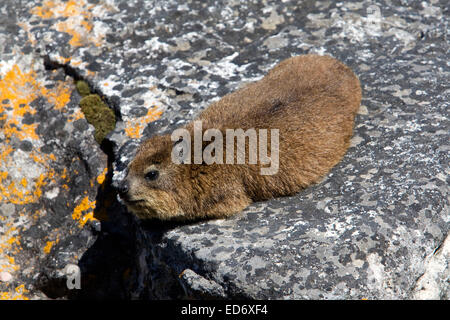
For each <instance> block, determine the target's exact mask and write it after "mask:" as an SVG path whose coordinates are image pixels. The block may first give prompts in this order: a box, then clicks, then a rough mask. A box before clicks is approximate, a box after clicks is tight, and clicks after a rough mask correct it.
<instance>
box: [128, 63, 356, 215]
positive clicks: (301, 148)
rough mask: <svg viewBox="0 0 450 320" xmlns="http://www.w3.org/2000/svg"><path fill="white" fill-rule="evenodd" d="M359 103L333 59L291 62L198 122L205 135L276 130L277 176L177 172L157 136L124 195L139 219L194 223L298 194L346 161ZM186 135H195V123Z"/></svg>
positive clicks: (236, 169) (243, 171)
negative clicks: (150, 175)
mask: <svg viewBox="0 0 450 320" xmlns="http://www.w3.org/2000/svg"><path fill="white" fill-rule="evenodd" d="M360 101H361V88H360V84H359V80H358V78H357V77H356V76H355V74H354V73H353V72H352V71H351V70H350V69H349V68H348V67H347V66H345V65H344V64H342V63H341V62H339V61H337V60H336V59H334V58H331V57H328V56H317V55H304V56H297V57H293V58H289V59H286V60H284V61H282V62H281V63H279V64H278V65H277V66H275V67H274V68H273V69H272V70H271V71H270V72H269V73H268V74H267V75H266V76H265V77H264V78H263V79H262V80H260V81H258V82H255V83H252V84H249V85H247V86H245V87H244V88H242V89H240V90H237V91H236V92H234V93H231V94H228V95H226V96H225V97H223V98H222V99H221V100H220V101H218V102H216V103H213V104H212V105H211V106H210V107H209V108H207V109H206V110H205V111H203V112H202V113H201V114H200V116H199V117H198V118H197V119H198V120H202V121H203V130H206V129H207V128H217V129H220V130H221V131H222V132H223V133H225V131H224V130H225V129H226V128H242V129H244V130H246V129H249V128H263V129H279V130H280V131H279V146H280V151H279V170H278V173H277V174H275V175H266V176H265V175H261V174H260V170H259V169H260V167H261V166H260V164H259V163H258V164H256V165H249V164H243V165H238V164H234V165H229V164H213V165H206V164H201V165H194V164H192V165H188V164H181V165H177V164H174V163H172V161H171V151H172V145H173V142H172V141H171V140H170V135H166V136H155V137H152V138H150V139H148V140H147V141H145V142H144V143H143V144H142V145H141V147H140V149H139V151H138V153H137V155H136V157H135V159H134V160H133V161H132V163H131V164H130V166H129V173H128V175H127V178H126V181H125V183H126V184H127V186H128V192H126V193H125V194H123V193H122V195H121V196H122V198H124V199H125V200H126V201H125V202H126V203H127V206H128V208H129V209H130V210H131V211H132V212H133V213H135V214H136V215H137V216H138V217H140V218H159V219H162V220H168V219H177V220H191V219H196V218H221V217H228V216H230V215H232V214H234V213H236V212H239V211H241V210H242V209H244V208H245V207H247V206H248V205H249V204H250V203H252V202H253V201H259V200H266V199H270V198H273V197H278V196H287V195H292V194H295V193H297V192H298V191H300V190H301V189H302V188H305V187H307V186H308V185H310V184H312V183H314V182H317V181H318V180H319V179H320V178H321V177H322V176H323V175H325V174H326V173H327V172H328V171H329V170H330V169H331V168H332V167H333V166H334V165H336V164H337V163H338V162H339V161H340V160H341V159H342V157H343V156H344V154H345V152H346V150H347V148H348V146H349V140H350V138H351V136H352V130H353V120H354V116H355V113H356V111H357V110H358V108H359V105H360ZM186 128H187V129H189V130H192V123H191V124H188V125H187V126H186ZM192 137H193V134H192ZM224 141H225V134H224ZM268 141H269V142H270V134H269V135H268ZM268 150H270V147H269V149H268ZM224 154H225V151H224ZM149 167H151V168H154V169H157V170H159V172H160V176H159V178H158V179H157V180H155V181H150V182H149V181H146V180H145V179H144V175H145V173H146V172H147V171H148V170H149Z"/></svg>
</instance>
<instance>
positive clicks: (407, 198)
mask: <svg viewBox="0 0 450 320" xmlns="http://www.w3.org/2000/svg"><path fill="white" fill-rule="evenodd" d="M6 3H7V4H3V5H2V10H3V11H5V10H8V5H11V6H13V8H14V10H13V11H14V12H15V13H14V14H7V13H5V12H2V14H4V15H5V16H8V19H9V20H8V21H9V22H8V23H6V24H5V26H6V27H5V28H7V29H8V30H7V31H6V32H9V33H13V34H17V37H20V38H21V39H23V40H22V41H23V42H22V43H23V44H22V45H20V46H21V47H22V49H21V50H25V51H27V50H28V51H33V52H36V50H39V54H40V55H41V56H43V57H45V59H47V61H48V63H49V64H50V65H52V66H59V67H61V68H62V69H61V68H60V69H59V70H64V71H65V73H66V74H70V75H72V76H75V77H78V78H83V79H85V80H87V81H88V82H89V84H90V85H91V87H92V88H93V89H94V91H96V92H97V93H99V94H100V95H102V96H103V97H104V99H105V100H106V101H107V102H108V104H109V105H110V107H112V108H113V109H114V110H115V112H116V115H117V117H118V119H119V122H118V123H117V125H116V129H115V130H114V131H113V132H112V133H111V134H110V135H109V136H108V141H109V142H110V143H111V148H112V149H111V152H110V154H109V157H110V161H113V168H114V177H113V178H112V179H113V183H117V182H120V180H121V179H122V178H123V176H124V169H125V168H126V165H127V164H128V163H129V161H130V160H131V159H132V157H133V155H134V153H135V151H136V147H137V146H138V145H139V143H140V142H141V141H142V140H143V139H145V138H147V137H149V136H152V135H154V134H160V133H162V132H169V131H170V130H171V129H174V128H176V127H178V126H180V125H182V124H184V123H185V122H186V121H189V120H191V119H192V118H193V117H195V115H196V114H198V112H199V111H200V110H202V109H203V108H205V107H207V106H208V105H209V104H210V103H211V102H213V101H215V100H217V99H219V98H220V97H222V96H223V95H225V94H226V93H228V92H231V91H233V90H235V89H237V88H239V87H240V86H242V85H243V84H244V83H246V82H249V81H255V80H258V79H260V78H261V77H262V76H263V75H264V74H265V73H266V72H267V71H268V70H270V68H271V67H273V66H274V65H275V64H276V63H278V62H279V61H281V60H283V59H285V58H287V57H290V56H293V55H299V54H305V53H319V54H328V55H332V56H334V57H336V58H338V59H340V60H342V61H343V62H345V63H346V64H347V65H349V66H350V67H351V68H352V69H353V70H354V71H355V73H356V74H357V75H358V76H359V77H360V80H361V83H362V87H363V101H362V107H361V109H360V112H359V115H358V117H357V119H356V125H355V134H354V137H353V140H352V147H351V148H350V149H349V151H348V153H347V155H346V156H345V158H344V160H343V161H342V162H341V163H340V164H339V165H337V166H336V167H335V168H334V169H333V170H332V171H331V172H330V174H328V175H327V176H326V177H325V178H324V179H323V180H322V181H321V182H320V183H319V184H317V185H315V186H313V187H310V188H308V189H306V190H305V191H303V192H301V193H299V194H298V195H296V196H293V197H289V198H279V199H273V200H271V201H268V202H264V203H256V204H254V205H252V206H251V207H249V208H248V209H247V210H245V211H244V212H242V213H240V214H238V215H236V216H235V217H233V218H230V219H227V220H217V221H206V222H198V223H195V224H189V225H168V224H161V223H157V222H150V223H148V222H140V221H134V222H133V223H132V224H131V225H127V226H126V224H127V223H129V221H128V218H129V215H128V214H126V213H124V208H123V207H122V206H121V205H120V203H118V202H117V201H116V202H113V205H111V206H109V207H107V208H105V211H106V212H107V213H108V214H109V215H110V216H112V217H113V219H112V221H114V223H112V224H110V227H109V228H112V229H111V230H119V231H117V234H121V235H123V237H124V238H121V239H125V238H126V236H125V234H126V231H124V230H128V231H130V234H129V235H131V237H133V241H132V243H133V245H135V246H136V252H135V257H136V258H135V259H136V264H135V265H134V266H131V267H130V271H129V272H128V273H127V274H129V279H128V280H127V281H128V282H127V284H126V288H127V290H129V291H128V292H127V295H128V296H129V297H132V298H185V297H189V298H202V299H203V298H207V297H212V298H259V299H260V298H270V299H281V298H287V299H361V298H368V299H380V298H384V299H408V298H419V297H421V295H420V294H418V290H420V288H421V287H424V284H423V282H421V283H417V280H418V279H425V278H426V276H424V275H426V274H429V272H430V271H429V270H430V261H444V262H445V263H447V264H448V250H447V251H445V252H446V253H445V254H441V255H440V256H439V258H437V259H434V260H433V259H432V257H433V255H434V253H435V252H437V253H438V252H441V251H440V250H436V249H437V248H438V247H439V246H440V245H441V244H442V243H443V242H444V239H445V238H446V237H447V234H448V230H449V218H450V215H449V184H450V178H449V173H450V169H449V150H450V146H449V141H450V139H449V138H450V137H449V135H450V125H449V102H448V101H449V99H448V98H449V96H448V94H449V87H448V78H449V68H448V60H449V54H448V52H449V44H448V38H447V37H448V4H447V2H446V1H437V0H435V1H429V2H425V1H390V0H382V1H378V2H377V3H373V2H371V1H367V0H362V1H345V2H333V1H300V2H299V1H283V2H278V1H266V2H259V1H243V2H241V1H227V2H217V3H214V4H212V3H208V2H203V1H186V2H179V1H173V0H170V1H143V0H135V1H119V0H108V1H106V0H105V1H79V4H77V5H76V6H74V7H70V8H69V7H68V5H67V3H65V2H62V1H54V2H52V3H50V2H48V1H29V2H27V3H24V4H22V6H19V5H16V4H14V5H13V4H12V2H6ZM5 34H7V33H5V32H2V33H0V37H2V38H0V39H1V40H2V42H1V43H4V42H3V41H4V39H5V38H6V37H7V36H5ZM9 51H11V47H10V46H9V45H6V46H4V49H3V52H4V53H3V55H4V54H7V53H8V52H9ZM2 59H3V58H2ZM2 68H4V67H2ZM2 70H3V69H2ZM0 102H1V101H0ZM155 120H156V121H155ZM21 148H22V149H23V150H27V149H28V148H29V146H28V145H25V144H24V145H22V146H21ZM22 149H21V150H22ZM24 152H26V151H24ZM2 208H3V207H2ZM5 208H6V207H5ZM6 209H7V210H6V211H7V212H13V211H12V210H11V208H6ZM122 216H125V217H127V218H121V217H122ZM131 219H133V218H131ZM119 225H121V226H119ZM106 226H107V225H105V224H102V227H103V229H104V228H105V227H106ZM120 230H121V231H120ZM127 241H128V240H127ZM127 241H124V242H122V243H123V245H122V247H121V248H126V247H127V244H128V242H127ZM95 245H96V244H94V245H93V246H94V247H95ZM100 248H103V247H102V246H100ZM123 250H125V249H123ZM125 251H126V250H125ZM92 252H98V251H95V250H94V249H93V250H92ZM116 254H117V255H119V254H122V253H121V252H117V253H116ZM123 254H124V255H125V256H127V255H129V254H130V253H129V252H128V253H127V252H125V253H123ZM95 256H96V254H94V255H93V256H92V257H91V258H90V260H92V263H93V265H95ZM100 256H101V255H100ZM101 257H103V258H104V257H105V255H103V256H101ZM106 257H108V255H106ZM103 258H99V260H101V259H103ZM444 262H443V263H444ZM439 264H440V263H439ZM100 265H101V264H100ZM440 265H441V264H440ZM431 269H433V268H431ZM438 269H439V268H438ZM439 270H440V269H439ZM427 272H428V273H427ZM435 274H436V277H437V278H436V277H433V276H432V277H431V278H433V279H434V278H436V279H437V280H436V281H435V282H434V283H435V285H434V287H433V288H435V289H436V290H435V291H436V292H437V293H435V294H434V297H438V298H441V299H447V298H448V287H449V286H448V279H449V272H448V267H444V268H443V269H442V270H440V271H438V272H437V273H435ZM180 275H181V276H180ZM114 279H117V278H114ZM104 282H105V281H104ZM431 286H433V284H431ZM112 287H113V288H119V287H120V288H123V285H122V286H120V285H118V286H112ZM422 297H426V295H422Z"/></svg>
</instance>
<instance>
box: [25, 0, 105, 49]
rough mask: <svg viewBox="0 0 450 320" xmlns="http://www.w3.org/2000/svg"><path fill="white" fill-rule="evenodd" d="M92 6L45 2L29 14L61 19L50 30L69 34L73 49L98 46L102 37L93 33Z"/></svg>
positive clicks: (81, 0)
mask: <svg viewBox="0 0 450 320" xmlns="http://www.w3.org/2000/svg"><path fill="white" fill-rule="evenodd" d="M94 7H95V5H94V4H88V3H86V1H85V0H77V1H74V0H69V1H60V0H57V1H51V0H46V1H44V2H43V3H42V5H41V6H37V7H34V8H33V9H31V11H30V12H31V14H33V15H35V16H38V17H40V18H41V19H44V20H46V19H63V20H62V21H58V22H57V23H55V24H54V25H53V26H52V28H53V29H55V30H57V31H59V32H65V33H67V34H70V35H71V36H72V38H71V39H70V41H69V44H70V45H71V46H73V47H81V46H86V45H89V44H93V45H95V46H100V45H101V44H102V43H103V39H104V35H102V34H100V35H96V34H95V33H94V32H93V17H94V15H93V13H92V9H93V8H94Z"/></svg>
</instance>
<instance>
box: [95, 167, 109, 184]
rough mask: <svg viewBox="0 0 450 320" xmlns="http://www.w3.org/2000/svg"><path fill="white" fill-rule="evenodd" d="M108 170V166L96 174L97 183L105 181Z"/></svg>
mask: <svg viewBox="0 0 450 320" xmlns="http://www.w3.org/2000/svg"><path fill="white" fill-rule="evenodd" d="M107 172H108V168H105V169H103V172H102V173H101V174H99V175H98V177H97V182H98V184H102V183H103V181H105V178H106V173H107Z"/></svg>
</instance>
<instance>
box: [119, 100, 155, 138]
mask: <svg viewBox="0 0 450 320" xmlns="http://www.w3.org/2000/svg"><path fill="white" fill-rule="evenodd" d="M162 113H163V112H162V111H161V110H160V109H159V108H158V107H156V106H153V107H151V108H149V109H148V111H147V114H146V115H145V116H143V117H141V118H138V119H136V120H130V121H127V125H126V127H125V133H126V134H127V136H128V137H130V138H133V139H138V138H140V137H141V135H142V132H143V131H144V129H145V127H146V125H147V124H148V123H150V122H152V121H155V120H158V119H159V118H160V117H161V114H162Z"/></svg>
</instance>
